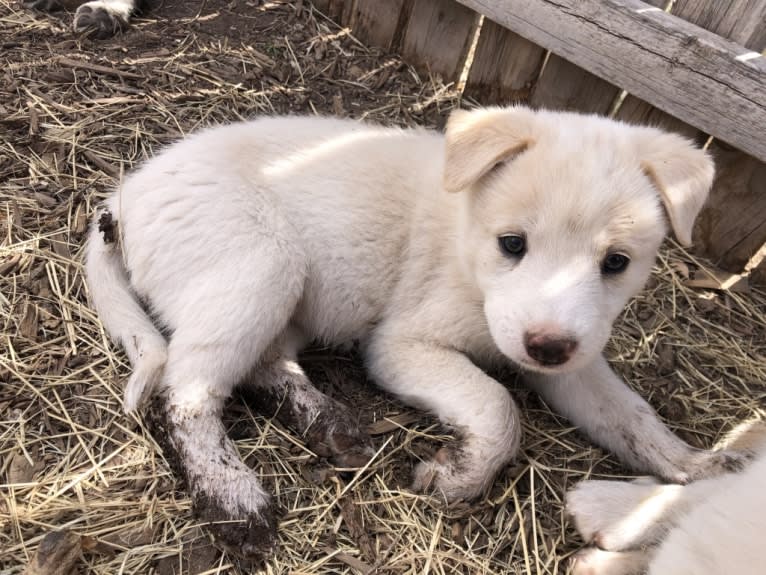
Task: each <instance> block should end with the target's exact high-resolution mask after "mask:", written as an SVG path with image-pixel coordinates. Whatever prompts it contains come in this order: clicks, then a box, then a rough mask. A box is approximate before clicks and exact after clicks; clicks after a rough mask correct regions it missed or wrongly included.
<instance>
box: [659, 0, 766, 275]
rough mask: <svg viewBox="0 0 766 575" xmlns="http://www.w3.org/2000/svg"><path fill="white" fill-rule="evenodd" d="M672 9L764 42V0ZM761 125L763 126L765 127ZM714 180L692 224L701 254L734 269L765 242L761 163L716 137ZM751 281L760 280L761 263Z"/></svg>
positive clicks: (756, 46)
mask: <svg viewBox="0 0 766 575" xmlns="http://www.w3.org/2000/svg"><path fill="white" fill-rule="evenodd" d="M673 13H674V14H678V15H679V16H681V17H683V18H684V19H688V20H690V21H692V22H694V23H695V24H699V25H700V26H703V27H705V28H707V29H709V30H710V31H712V32H715V33H717V34H720V35H722V36H726V37H729V38H731V39H734V40H736V41H737V42H739V43H741V44H742V45H743V46H746V47H747V48H750V49H751V50H755V51H761V50H763V49H764V48H766V0H694V1H693V2H689V1H687V0H679V1H678V2H676V4H675V5H674V6H673ZM764 131H766V127H764ZM711 151H712V152H713V154H714V157H715V160H716V170H717V173H716V180H715V183H714V185H713V189H712V191H711V194H710V199H709V200H708V203H707V206H706V208H705V209H704V210H703V211H702V213H701V214H700V217H699V218H698V220H697V224H696V226H695V230H694V232H695V233H694V238H695V243H696V244H697V245H699V246H701V247H702V249H703V251H704V253H705V255H707V256H708V257H710V258H711V259H712V260H714V261H716V262H717V264H718V265H719V266H720V267H722V268H724V269H726V270H729V271H734V272H739V271H741V270H742V268H743V267H744V266H745V265H746V264H747V263H748V261H749V260H750V258H752V257H753V256H754V255H755V254H756V253H757V252H758V251H759V250H760V249H762V248H763V246H764V245H766V164H764V163H763V162H760V161H758V160H756V159H755V158H752V157H749V156H747V155H746V154H744V153H743V152H741V151H738V150H732V149H730V148H729V147H728V146H726V145H724V144H720V143H715V144H714V145H713V146H712V148H711ZM765 267H766V266H764V265H762V266H761V268H760V269H761V271H760V272H758V273H754V274H753V275H752V276H751V279H752V280H753V281H754V282H759V281H760V282H763V281H764V279H766V278H765V277H764V273H763V269H764V268H765Z"/></svg>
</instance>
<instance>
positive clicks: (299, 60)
mask: <svg viewBox="0 0 766 575" xmlns="http://www.w3.org/2000/svg"><path fill="white" fill-rule="evenodd" d="M70 20H71V15H67V14H63V15H58V16H46V15H41V14H33V13H30V12H28V11H26V10H24V9H22V8H21V7H19V6H18V5H17V4H15V3H12V2H10V0H0V43H2V51H1V52H0V58H1V59H2V68H0V77H1V78H2V79H1V80H0V206H2V210H1V211H0V234H1V235H0V310H1V314H0V320H1V321H2V339H1V340H0V341H1V342H2V343H0V382H1V384H0V466H2V467H1V468H0V484H2V485H0V572H2V573H9V574H10V573H21V572H23V570H24V569H25V565H27V563H28V562H29V561H30V559H31V558H32V557H33V556H34V554H35V552H36V550H37V549H38V547H39V546H40V543H41V541H42V540H43V537H44V536H46V534H49V533H51V532H55V531H58V530H61V529H68V530H69V535H67V536H66V537H65V538H61V537H60V540H61V541H63V542H64V544H65V545H69V546H70V548H69V549H68V550H67V551H68V552H69V555H70V556H71V557H72V558H73V559H75V560H76V568H77V569H78V570H79V572H80V573H104V574H106V573H157V574H163V575H164V574H170V573H248V572H251V567H250V566H248V565H243V564H240V563H238V562H237V560H236V559H235V558H233V557H230V556H228V555H226V554H225V553H221V552H220V551H218V550H217V549H216V548H215V547H214V546H212V545H211V543H210V541H209V539H208V537H207V535H206V533H205V532H204V531H203V530H202V529H201V528H200V526H199V524H198V523H197V522H196V521H195V519H194V517H193V515H192V513H191V508H190V501H189V499H188V498H187V496H186V494H185V491H184V489H183V486H182V485H180V484H179V483H178V482H177V481H176V480H175V479H174V477H173V475H172V474H171V473H170V471H169V467H168V464H167V462H166V461H165V460H164V459H163V456H162V453H161V451H160V450H159V448H158V446H157V443H155V441H154V440H153V439H152V436H151V434H150V432H149V430H148V429H147V427H146V426H145V424H144V423H142V421H141V420H140V419H138V418H135V417H131V416H126V415H124V414H123V413H122V412H121V401H120V398H121V394H122V391H121V390H122V387H121V386H122V382H123V381H124V379H125V377H126V374H128V372H129V366H128V365H127V363H126V360H125V357H124V356H123V354H122V353H121V352H120V351H119V350H118V349H116V348H115V347H114V346H113V345H111V344H110V342H109V341H108V338H107V337H106V335H105V333H104V331H103V328H102V327H101V326H100V324H99V323H98V320H97V317H96V316H95V314H94V312H93V311H92V310H91V309H90V308H89V307H88V303H87V288H86V286H85V284H84V282H83V273H82V265H81V262H80V254H81V251H82V242H83V239H84V234H85V232H86V227H87V222H88V217H89V214H90V213H91V212H92V210H93V208H94V207H95V206H96V204H97V203H98V201H99V200H100V198H102V197H103V196H104V194H105V193H106V192H107V191H108V190H109V189H110V187H112V186H113V185H115V183H116V182H118V181H119V178H120V177H121V174H122V173H123V172H124V171H125V170H127V169H130V168H131V167H132V166H134V165H135V164H136V163H138V162H140V161H141V160H142V159H144V158H146V157H148V156H150V155H151V154H152V153H153V152H155V151H156V150H158V149H159V147H160V146H162V145H164V144H167V143H169V142H171V141H173V140H175V139H177V138H178V137H180V136H181V135H183V134H185V133H188V132H189V131H191V130H194V129H195V128H197V127H199V126H204V125H210V124H214V123H220V122H226V121H231V120H237V119H240V118H248V117H253V116H256V115H259V114H273V113H296V112H302V113H312V112H317V113H333V114H339V115H349V116H352V117H357V118H369V119H373V120H376V121H379V122H383V123H386V124H395V125H405V126H410V125H428V126H440V125H442V124H443V121H444V119H445V117H446V115H447V113H448V112H449V110H450V109H451V108H453V107H455V106H456V105H458V103H459V93H458V91H457V90H456V89H455V88H454V87H453V86H444V85H442V84H441V83H440V82H439V81H438V80H436V79H429V78H419V77H418V76H417V75H416V74H415V73H414V72H413V71H412V70H411V69H410V68H408V67H407V66H406V65H405V64H403V63H402V62H401V61H399V60H398V59H396V58H394V57H390V56H385V55H381V54H379V53H377V52H375V51H370V50H368V49H366V48H365V47H364V46H362V45H360V44H359V43H358V42H357V41H356V40H355V39H353V38H352V37H350V36H349V35H348V34H347V33H346V32H344V31H343V30H340V29H338V28H337V27H336V26H335V25H333V24H332V23H331V22H329V21H328V20H326V19H325V18H324V17H323V16H322V15H321V14H319V13H317V12H315V11H313V10H312V9H311V6H310V5H308V4H307V3H302V2H299V1H282V2H265V3H258V2H243V1H241V0H233V1H230V2H223V1H221V0H208V1H207V2H183V1H181V0H167V1H166V2H164V3H163V4H162V6H161V7H160V8H158V9H157V10H156V11H155V12H152V13H150V14H148V16H147V17H145V18H144V19H141V20H139V21H137V22H136V23H135V24H134V26H133V27H132V28H131V29H130V30H129V31H128V32H127V33H126V34H125V35H124V36H122V37H119V38H117V39H114V40H107V41H91V40H88V39H82V38H75V37H73V36H72V35H71V33H70V32H69V29H68V26H69V22H70ZM709 269H710V267H709V265H708V264H706V263H705V262H703V261H699V260H697V259H695V258H694V257H692V256H691V255H689V254H688V253H686V252H685V251H683V250H681V249H679V248H676V247H673V246H668V247H667V248H666V249H664V250H663V252H662V254H661V256H660V258H659V260H658V265H657V268H656V273H655V275H654V276H653V278H652V279H651V280H650V283H649V285H648V287H647V289H646V291H644V292H643V293H642V294H641V295H640V296H639V297H638V298H637V299H636V300H635V301H633V302H632V303H631V304H630V306H629V307H628V309H627V311H626V312H625V314H624V317H623V319H622V320H621V321H620V322H619V324H618V325H617V326H616V329H615V334H614V337H613V339H612V341H611V343H610V344H609V349H608V355H609V357H610V358H611V359H613V360H614V363H615V366H616V368H617V369H618V370H619V371H620V372H621V373H622V374H623V375H624V376H625V377H626V378H627V379H628V380H629V381H630V382H631V384H632V385H634V386H635V387H636V388H638V389H639V390H640V391H641V392H642V393H643V394H644V396H645V397H647V398H648V399H649V400H650V402H651V403H652V404H653V405H654V406H655V407H656V408H657V409H658V410H659V412H660V414H661V415H662V416H663V417H665V418H666V419H667V420H668V421H669V423H670V425H671V426H672V427H673V428H674V429H675V430H676V431H677V432H678V433H679V434H680V435H681V436H683V437H684V438H685V439H687V440H688V441H690V442H691V443H693V444H695V445H699V446H710V445H712V444H714V443H715V441H716V440H717V439H718V438H719V436H720V435H721V434H722V433H723V432H725V431H727V430H728V429H730V428H731V427H733V426H734V425H735V424H736V423H737V422H739V421H741V420H742V419H745V418H747V417H750V416H753V415H758V414H761V413H762V410H763V408H764V405H765V404H764V397H765V395H766V385H765V384H764V382H766V333H765V330H764V327H763V326H764V325H766V318H765V317H764V315H765V314H766V294H764V293H763V292H762V291H759V290H757V289H756V288H754V287H752V286H747V284H746V281H743V282H740V284H739V285H738V288H740V291H735V290H720V289H713V288H715V287H716V286H717V282H716V281H715V280H713V279H711V276H710V273H709V272H708V271H707V270H709ZM695 278H696V279H695ZM742 290H744V291H742ZM303 361H304V364H305V365H306V367H307V368H308V370H309V372H310V373H311V375H312V377H313V379H314V381H315V382H316V383H317V385H319V386H320V387H321V388H322V389H323V390H325V391H327V392H328V393H330V394H331V395H333V396H335V397H338V398H342V399H344V400H345V401H347V402H349V403H351V404H352V405H354V406H356V407H357V408H358V409H359V410H360V412H361V415H360V417H361V418H362V420H363V421H364V422H365V424H368V425H369V426H370V431H371V433H372V434H373V436H374V439H375V442H376V447H377V455H376V457H375V458H374V460H373V461H372V462H371V463H370V464H369V466H367V467H366V468H364V469H362V470H361V471H357V472H348V471H343V470H338V469H335V468H333V467H332V465H331V464H330V463H329V462H328V461H326V460H324V459H321V458H319V457H317V456H316V455H315V454H313V453H311V452H310V451H309V450H308V449H307V448H306V447H305V446H304V443H303V441H302V440H301V438H300V437H297V436H295V435H294V434H292V433H291V432H290V431H289V430H287V429H285V428H283V427H282V426H280V425H279V423H277V422H276V421H275V420H272V419H271V418H270V417H269V416H270V414H268V413H266V414H264V413H259V412H258V410H257V406H255V405H253V404H252V403H250V402H248V400H247V398H239V397H238V398H234V399H233V400H232V401H231V404H230V406H229V409H228V410H227V416H226V417H227V419H226V421H227V424H228V425H229V428H230V431H231V434H232V436H233V437H234V438H235V439H236V440H237V445H238V447H239V450H240V452H241V454H242V457H243V458H244V459H245V460H246V461H247V462H248V463H249V464H251V465H252V466H254V467H256V468H257V469H258V471H259V473H260V474H261V475H262V477H263V481H264V483H265V484H266V485H268V486H269V488H270V489H271V491H272V492H274V493H275V494H276V499H277V500H278V502H279V505H280V506H281V508H282V512H283V515H282V521H281V524H280V542H281V543H280V544H281V548H280V551H279V553H278V555H277V557H276V558H275V559H273V560H272V561H271V562H269V564H268V565H267V566H266V571H267V572H268V573H302V574H307V575H314V574H320V573H374V572H378V573H402V574H403V573H533V572H534V573H564V572H566V565H567V558H568V556H569V555H571V554H572V553H573V552H574V551H576V550H577V549H578V548H579V547H580V546H581V545H582V543H581V542H580V541H579V540H578V539H577V538H576V536H575V535H574V533H573V532H572V530H571V529H570V528H569V527H568V523H567V519H566V516H565V514H564V512H563V508H562V499H563V494H564V493H565V491H566V489H567V488H568V487H570V486H571V485H573V484H574V483H575V482H577V481H579V480H581V479H583V478H585V477H594V476H598V477H616V476H621V475H623V474H625V473H626V471H625V470H624V469H622V468H621V467H620V466H619V464H617V463H616V461H615V460H614V459H613V458H611V457H610V456H609V455H608V454H606V453H604V452H603V451H601V450H599V449H597V448H595V447H593V446H592V445H591V444H589V442H588V441H587V440H585V439H584V438H583V437H582V436H581V435H580V434H579V433H578V432H577V431H576V430H574V429H572V428H571V427H569V426H568V424H567V423H566V422H565V421H564V420H562V419H561V418H559V417H557V416H556V415H555V414H552V413H551V412H550V411H549V410H548V409H547V407H546V406H545V405H544V404H543V403H542V402H541V401H540V400H539V399H538V398H537V397H535V396H534V395H532V394H530V393H528V392H527V391H526V390H525V389H524V388H523V387H522V386H520V385H519V384H518V383H517V382H516V381H515V378H514V376H513V374H510V373H509V374H499V375H500V376H501V377H503V379H504V381H507V382H508V385H509V386H510V387H511V388H512V391H513V393H514V395H515V397H516V398H517V400H518V402H519V403H520V404H521V406H522V407H523V413H524V433H525V436H524V440H523V443H522V453H521V456H520V457H519V459H518V462H517V463H516V464H515V465H513V466H510V467H508V468H507V469H506V470H505V471H504V472H503V473H502V475H501V476H500V477H499V478H498V479H497V481H496V482H495V484H494V487H493V489H492V491H491V493H490V494H489V495H488V496H487V497H486V498H485V499H483V500H482V501H479V502H476V503H472V504H465V503H463V504H456V505H451V506H445V505H443V504H442V503H441V502H440V501H439V500H438V499H437V498H432V497H424V496H418V495H415V494H413V493H411V492H409V491H408V490H407V488H406V486H407V482H408V480H409V473H410V471H411V468H412V465H413V463H414V462H416V461H417V460H418V459H419V458H423V457H427V456H428V455H429V454H430V453H433V451H434V450H435V449H437V448H438V447H439V445H440V444H443V443H444V442H448V441H451V437H450V436H449V434H448V432H447V431H446V430H444V429H442V428H441V427H439V425H438V424H437V422H435V421H434V420H433V419H432V418H430V417H429V416H428V415H427V414H423V413H418V412H415V411H413V410H411V409H408V408H406V407H404V406H403V405H401V404H399V403H397V402H396V401H394V400H392V399H391V398H390V397H387V396H384V395H382V394H381V393H379V392H377V391H376V390H375V389H374V388H373V387H372V386H371V385H370V384H369V383H368V382H366V381H365V375H364V371H363V370H362V368H361V367H360V365H359V362H358V358H357V357H356V356H355V355H354V353H353V351H352V352H348V353H347V352H336V351H330V350H312V351H311V352H310V353H307V354H306V355H305V357H304V358H303ZM46 541H47V542H50V539H48V540H46ZM61 557H64V556H63V555H62V556H61ZM64 563H65V561H64V560H63V559H61V560H60V561H59V563H58V564H57V565H58V566H62V565H64ZM54 572H55V573H58V571H54Z"/></svg>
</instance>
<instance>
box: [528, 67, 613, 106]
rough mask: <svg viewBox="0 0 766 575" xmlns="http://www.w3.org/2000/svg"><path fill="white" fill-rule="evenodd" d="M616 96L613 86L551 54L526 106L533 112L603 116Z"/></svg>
mask: <svg viewBox="0 0 766 575" xmlns="http://www.w3.org/2000/svg"><path fill="white" fill-rule="evenodd" d="M619 94H620V89H619V88H618V87H617V86H615V85H613V84H610V83H609V82H607V81H605V80H602V79H601V78H599V77H598V76H596V75H594V74H591V73H590V72H587V71H585V70H583V69H582V68H580V67H579V66H575V65H574V64H572V63H571V62H567V61H566V60H565V59H564V58H561V57H559V56H556V55H555V54H551V55H550V56H549V58H548V62H547V63H546V64H545V69H544V70H543V74H542V76H541V77H540V79H539V80H538V81H537V84H535V87H534V89H533V90H532V98H531V99H530V103H531V104H532V106H534V107H535V108H547V109H549V110H573V111H574V110H576V111H579V112H586V113H590V114H606V113H607V112H609V109H610V108H611V107H612V102H614V100H615V98H616V97H617V96H618V95H619Z"/></svg>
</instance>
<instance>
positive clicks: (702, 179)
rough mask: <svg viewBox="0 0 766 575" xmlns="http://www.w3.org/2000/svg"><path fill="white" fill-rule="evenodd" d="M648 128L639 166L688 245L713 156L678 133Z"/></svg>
mask: <svg viewBox="0 0 766 575" xmlns="http://www.w3.org/2000/svg"><path fill="white" fill-rule="evenodd" d="M651 132H652V134H651V135H649V136H648V137H647V138H646V139H645V140H644V142H643V145H642V151H641V167H642V169H643V170H644V173H645V174H646V175H647V176H648V177H649V179H650V180H651V181H652V183H653V184H654V185H655V187H656V188H657V190H658V191H659V192H660V197H661V198H662V202H663V204H665V210H666V211H667V213H668V218H669V219H670V225H671V226H672V227H673V233H675V236H676V239H677V240H678V241H679V242H680V243H681V244H682V245H684V246H688V245H691V243H692V228H693V227H694V220H695V219H696V218H697V215H698V214H699V212H700V210H701V209H702V206H703V205H704V204H705V200H707V196H708V193H709V192H710V187H711V186H712V185H713V176H714V174H715V167H714V164H713V160H712V159H711V157H710V155H709V154H708V153H707V152H705V151H704V150H701V149H700V148H698V147H697V146H695V145H694V144H693V143H692V142H691V141H689V140H687V139H685V138H682V137H681V136H678V135H676V134H668V133H664V132H659V131H657V130H654V129H652V130H651Z"/></svg>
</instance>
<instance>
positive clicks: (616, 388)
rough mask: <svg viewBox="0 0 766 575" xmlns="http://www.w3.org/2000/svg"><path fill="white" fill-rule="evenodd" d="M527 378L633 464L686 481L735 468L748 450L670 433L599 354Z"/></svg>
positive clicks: (552, 402)
mask: <svg viewBox="0 0 766 575" xmlns="http://www.w3.org/2000/svg"><path fill="white" fill-rule="evenodd" d="M525 379H526V381H527V383H528V384H529V385H530V386H531V387H532V388H533V389H535V390H536V391H537V392H538V393H539V394H540V395H541V396H542V397H543V398H544V399H545V400H546V401H547V402H548V403H549V404H550V405H551V406H552V407H553V408H554V409H556V410H557V411H558V412H560V413H561V414H562V415H564V416H565V417H567V418H568V419H569V420H570V421H571V422H572V423H574V424H575V425H577V426H578V427H580V428H581V429H582V430H583V431H584V432H585V433H586V434H587V435H589V436H590V437H591V438H592V439H593V440H594V441H595V442H596V443H598V444H600V445H602V446H603V447H606V448H607V449H609V450H610V451H612V452H614V453H615V454H616V455H617V456H618V457H619V458H620V459H621V460H622V461H624V462H625V463H626V464H627V465H630V466H631V467H632V468H634V469H636V470H641V471H646V472H649V473H651V474H653V475H658V476H659V477H662V478H664V479H666V480H668V481H672V482H674V483H687V482H689V481H691V480H694V479H699V478H703V477H709V476H713V475H717V474H719V473H723V472H726V471H734V470H737V469H740V468H741V467H742V465H743V464H744V462H745V461H746V460H747V457H748V456H747V455H745V454H742V453H736V452H731V451H704V450H700V449H695V448H693V447H691V446H690V445H688V444H686V443H685V442H684V441H682V440H681V439H680V438H678V437H677V436H676V435H674V434H673V433H672V432H671V431H670V430H669V429H668V428H667V427H666V426H665V424H664V423H662V421H660V419H659V417H658V416H657V414H656V413H655V412H654V410H653V409H652V408H651V406H650V405H649V404H648V403H647V402H646V401H644V400H643V399H642V398H641V397H640V396H639V395H638V394H637V393H636V392H634V391H632V390H631V389H630V388H628V386H627V385H626V384H625V382H623V381H622V380H621V379H620V378H619V377H618V376H617V375H616V374H615V373H614V372H613V371H612V369H611V368H610V367H609V365H608V364H607V362H606V360H605V359H604V358H603V357H599V358H598V359H596V360H595V361H593V362H592V363H591V364H590V365H589V366H587V367H585V368H583V369H581V370H578V371H576V372H574V373H565V374H556V375H545V374H538V373H531V372H530V373H528V374H525Z"/></svg>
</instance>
